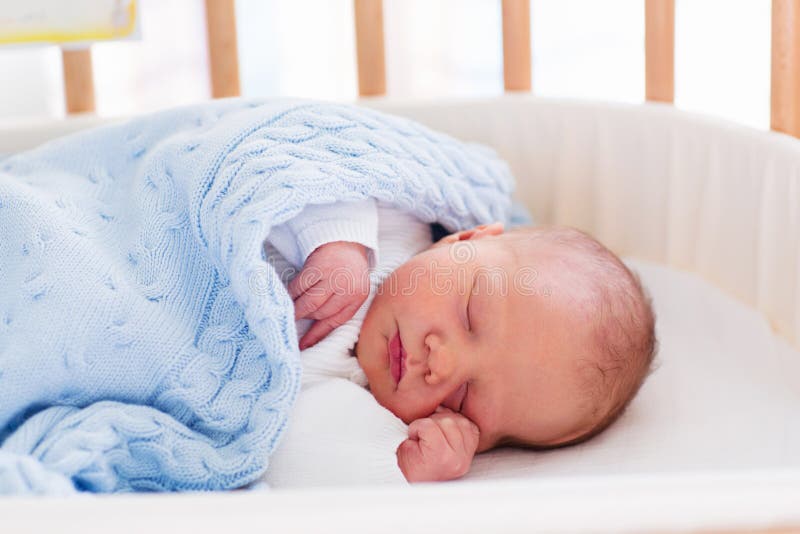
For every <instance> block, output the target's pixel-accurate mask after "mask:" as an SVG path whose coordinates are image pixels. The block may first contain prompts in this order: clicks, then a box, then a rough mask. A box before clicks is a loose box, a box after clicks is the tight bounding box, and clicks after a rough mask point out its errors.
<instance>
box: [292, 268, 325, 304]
mask: <svg viewBox="0 0 800 534" xmlns="http://www.w3.org/2000/svg"><path fill="white" fill-rule="evenodd" d="M320 280H322V270H321V269H318V268H316V267H306V268H304V269H303V270H302V271H300V273H299V274H298V275H297V276H295V277H294V278H292V281H291V282H289V286H288V289H289V296H290V297H292V300H297V297H299V296H300V295H302V294H303V293H305V292H306V291H308V290H309V289H311V288H312V287H314V285H315V284H316V283H317V282H319V281H320Z"/></svg>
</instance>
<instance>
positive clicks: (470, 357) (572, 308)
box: [356, 225, 594, 452]
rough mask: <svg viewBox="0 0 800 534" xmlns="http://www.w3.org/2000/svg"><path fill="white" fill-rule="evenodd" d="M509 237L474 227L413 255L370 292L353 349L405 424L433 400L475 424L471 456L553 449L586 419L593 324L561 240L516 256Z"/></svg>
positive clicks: (376, 391)
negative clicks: (518, 447) (520, 446)
mask: <svg viewBox="0 0 800 534" xmlns="http://www.w3.org/2000/svg"><path fill="white" fill-rule="evenodd" d="M459 239H460V240H459ZM514 239H515V238H513V237H512V236H511V235H503V234H502V227H501V226H500V225H489V226H488V227H478V229H474V230H471V231H466V232H461V233H459V234H454V235H452V236H448V237H447V238H445V239H444V240H442V241H440V242H439V243H437V244H436V245H434V246H433V247H431V248H429V249H427V250H425V251H423V252H422V253H420V254H418V255H417V256H414V257H413V258H411V259H410V260H409V261H408V262H406V263H405V264H403V265H402V266H400V267H399V268H398V269H397V270H396V271H395V272H394V273H393V274H392V275H391V276H389V277H388V278H387V279H386V280H385V281H384V283H383V285H382V286H381V288H380V289H379V292H378V295H377V296H376V297H375V300H374V301H373V303H372V305H371V307H370V309H369V311H368V313H367V316H366V318H365V320H364V324H363V326H362V330H361V335H360V338H359V341H358V345H357V347H356V353H357V356H358V360H359V363H360V364H361V366H362V367H363V369H364V371H365V372H366V375H367V378H368V380H369V385H370V390H371V392H372V394H373V395H374V396H375V398H376V399H377V400H378V402H379V403H380V404H381V405H383V406H385V407H386V408H387V409H389V410H390V411H392V412H393V413H394V414H395V415H397V416H398V417H400V418H401V419H402V420H403V421H405V422H406V423H410V422H411V421H413V420H415V419H419V418H423V417H427V416H429V415H430V414H432V413H433V412H434V411H435V410H436V408H437V407H438V406H440V405H443V406H446V407H448V408H450V409H453V410H455V411H459V412H460V413H462V414H463V415H464V416H466V417H468V418H469V419H470V420H472V421H473V422H474V423H475V424H476V425H477V426H478V428H479V429H480V442H479V445H478V451H479V452H480V451H484V450H487V449H490V448H492V447H494V446H496V445H498V444H499V443H501V442H503V441H506V440H514V441H517V442H524V443H531V444H537V445H556V444H559V443H563V442H566V441H569V440H571V439H573V438H575V437H577V436H579V435H581V434H583V433H584V432H585V431H587V430H589V429H590V428H591V426H592V425H593V423H594V416H593V413H592V406H591V400H590V399H588V398H587V397H589V395H588V394H587V391H586V388H585V387H584V384H582V383H581V377H582V369H583V368H585V367H586V363H587V358H588V356H586V347H588V346H590V345H591V344H590V342H589V336H590V334H589V327H588V325H589V324H590V321H589V317H588V314H587V313H586V312H585V307H584V306H581V305H580V299H579V298H577V293H578V291H576V288H575V287H572V286H574V285H575V284H574V278H571V277H570V276H568V275H566V273H565V268H564V266H563V264H562V263H561V262H559V261H558V257H559V254H562V251H560V250H559V247H558V246H556V245H551V244H547V243H543V244H541V245H537V246H536V247H535V252H533V253H531V252H527V253H526V257H524V258H522V257H520V255H519V254H518V253H517V252H515V247H514ZM570 280H572V282H570Z"/></svg>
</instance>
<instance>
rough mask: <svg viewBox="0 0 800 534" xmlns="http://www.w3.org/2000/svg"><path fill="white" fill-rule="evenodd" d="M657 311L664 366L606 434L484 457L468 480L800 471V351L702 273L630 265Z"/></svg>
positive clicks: (660, 362)
mask: <svg viewBox="0 0 800 534" xmlns="http://www.w3.org/2000/svg"><path fill="white" fill-rule="evenodd" d="M628 264H629V265H630V266H631V267H632V268H633V269H634V270H636V271H637V272H639V274H640V276H641V278H642V281H643V283H644V284H645V286H646V287H647V288H648V289H649V291H650V293H651V295H652V298H653V302H654V307H655V311H656V314H657V318H658V320H657V335H658V338H659V341H660V351H659V355H658V357H657V368H656V370H655V371H654V372H653V373H652V374H651V375H650V376H649V377H648V379H647V381H646V382H645V384H644V385H643V387H642V389H641V391H640V392H639V395H638V396H637V398H636V399H634V401H633V403H632V404H631V405H630V406H629V409H628V410H627V411H626V412H625V413H624V414H623V415H622V417H621V418H620V419H619V420H618V421H617V422H616V423H615V424H614V425H612V426H611V427H610V428H609V429H608V430H607V431H606V432H604V433H602V434H600V435H599V436H597V437H596V438H594V439H592V440H590V441H588V442H586V443H584V444H581V445H577V446H575V447H569V448H564V449H556V450H552V451H544V452H535V451H520V450H515V449H503V450H496V451H492V452H489V453H487V454H484V455H479V456H478V457H477V458H476V461H475V464H474V465H473V469H472V471H471V472H470V473H469V475H468V478H473V479H497V478H508V477H512V478H516V477H531V476H534V475H535V476H537V477H539V476H543V475H587V474H592V475H595V474H609V475H610V474H634V473H659V472H684V471H698V470H699V471H729V470H732V471H737V470H757V469H769V468H789V467H793V468H800V425H798V424H797V421H798V414H800V388H799V387H798V386H797V381H798V377H800V354H798V353H797V351H795V350H794V349H793V348H791V347H790V346H789V344H788V343H787V342H786V341H785V340H783V339H782V338H780V337H779V336H776V335H775V334H774V333H773V332H772V331H771V329H770V328H769V325H768V324H767V323H766V321H765V320H764V319H763V317H762V316H761V314H759V313H758V312H756V311H755V310H753V309H751V308H749V307H747V306H745V305H744V304H742V303H740V302H738V301H736V300H734V299H732V298H730V297H728V296H727V295H725V294H724V293H722V292H721V291H720V290H718V289H717V288H715V287H712V286H710V285H709V284H707V283H706V282H704V281H702V280H701V279H700V278H699V277H697V276H695V275H692V274H689V273H684V272H680V271H677V270H675V269H671V268H668V267H663V266H659V265H655V264H651V263H648V262H644V261H637V260H629V261H628Z"/></svg>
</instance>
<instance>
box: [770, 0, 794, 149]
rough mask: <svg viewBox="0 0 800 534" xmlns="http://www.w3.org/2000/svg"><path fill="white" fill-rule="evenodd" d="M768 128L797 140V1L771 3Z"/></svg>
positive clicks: (787, 0)
mask: <svg viewBox="0 0 800 534" xmlns="http://www.w3.org/2000/svg"><path fill="white" fill-rule="evenodd" d="M770 98H771V106H770V107H771V109H770V128H772V129H773V130H775V131H778V132H784V133H787V134H790V135H793V136H795V137H800V0H772V81H771V96H770Z"/></svg>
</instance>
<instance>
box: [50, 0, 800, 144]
mask: <svg viewBox="0 0 800 534" xmlns="http://www.w3.org/2000/svg"><path fill="white" fill-rule="evenodd" d="M353 2H354V16H355V33H356V35H355V39H356V56H357V57H356V65H357V70H358V88H359V95H360V96H380V95H385V94H386V58H385V46H384V33H383V0H353ZM500 3H501V9H502V21H503V28H502V32H503V78H504V86H505V90H506V91H530V90H531V71H532V67H531V34H530V0H501V2H500ZM644 3H645V4H644V11H645V99H646V100H648V101H657V102H666V103H672V102H673V101H674V98H675V0H644ZM205 8H206V20H207V31H208V48H209V64H210V72H211V87H212V96H213V97H214V98H219V97H226V96H237V95H239V93H240V87H239V62H238V54H237V43H236V19H235V0H205ZM63 61H64V85H65V92H66V102H67V111H68V112H69V113H79V112H86V111H93V110H94V88H93V85H92V68H91V53H90V51H89V49H86V50H79V51H64V53H63ZM771 62H772V70H771V96H770V101H771V102H770V128H771V129H773V130H776V131H779V132H784V133H788V134H790V135H793V136H795V137H800V0H772V57H771Z"/></svg>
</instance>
